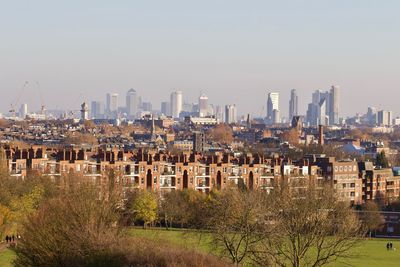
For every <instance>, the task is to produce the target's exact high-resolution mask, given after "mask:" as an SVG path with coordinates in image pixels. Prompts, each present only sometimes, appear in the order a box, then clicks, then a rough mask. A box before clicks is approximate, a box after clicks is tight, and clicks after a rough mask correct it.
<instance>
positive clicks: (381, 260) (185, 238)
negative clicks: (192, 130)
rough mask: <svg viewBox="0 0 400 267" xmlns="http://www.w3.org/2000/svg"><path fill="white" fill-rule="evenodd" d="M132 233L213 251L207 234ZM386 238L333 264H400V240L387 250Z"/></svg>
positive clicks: (362, 246) (380, 266)
mask: <svg viewBox="0 0 400 267" xmlns="http://www.w3.org/2000/svg"><path fill="white" fill-rule="evenodd" d="M130 233H131V234H132V235H134V236H140V237H147V238H150V239H161V240H167V241H169V242H170V243H171V244H173V245H178V246H182V247H185V248H190V249H194V250H200V251H202V252H205V253H212V251H213V248H212V246H211V242H210V241H211V239H210V236H208V235H207V234H204V235H199V234H196V233H192V232H186V231H179V230H170V231H165V230H152V229H148V230H143V229H131V230H130ZM387 241H388V240H386V239H371V240H367V241H364V242H362V243H361V244H360V246H359V247H356V248H354V253H355V254H356V255H357V256H355V257H354V258H351V259H341V260H340V261H338V262H336V263H334V264H332V265H331V266H340V267H342V266H343V267H344V266H360V267H364V266H372V267H373V266H377V267H391V266H396V267H397V266H400V240H393V241H392V243H393V245H394V247H395V248H396V250H393V251H387V250H386V243H387Z"/></svg>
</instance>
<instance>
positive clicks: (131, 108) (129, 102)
mask: <svg viewBox="0 0 400 267" xmlns="http://www.w3.org/2000/svg"><path fill="white" fill-rule="evenodd" d="M138 112H139V99H138V96H137V94H136V91H135V90H134V89H130V90H129V91H128V92H127V94H126V113H127V115H128V118H129V119H135V118H136V115H137V113H138Z"/></svg>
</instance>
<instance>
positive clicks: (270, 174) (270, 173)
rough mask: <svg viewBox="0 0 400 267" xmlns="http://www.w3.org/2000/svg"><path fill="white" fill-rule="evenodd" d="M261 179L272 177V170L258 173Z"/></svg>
mask: <svg viewBox="0 0 400 267" xmlns="http://www.w3.org/2000/svg"><path fill="white" fill-rule="evenodd" d="M260 178H261V179H267V178H274V174H273V173H272V172H263V173H261V174H260Z"/></svg>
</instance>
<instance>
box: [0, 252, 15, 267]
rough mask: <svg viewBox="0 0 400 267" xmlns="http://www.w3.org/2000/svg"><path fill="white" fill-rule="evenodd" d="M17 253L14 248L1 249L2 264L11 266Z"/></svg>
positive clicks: (2, 266) (6, 266) (3, 266)
mask: <svg viewBox="0 0 400 267" xmlns="http://www.w3.org/2000/svg"><path fill="white" fill-rule="evenodd" d="M14 258H15V254H14V252H13V251H12V250H9V249H5V250H2V251H0V266H1V267H11V266H12V264H11V262H12V261H13V260H14Z"/></svg>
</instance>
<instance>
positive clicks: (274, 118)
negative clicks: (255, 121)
mask: <svg viewBox="0 0 400 267" xmlns="http://www.w3.org/2000/svg"><path fill="white" fill-rule="evenodd" d="M280 114H281V113H280V111H279V110H278V109H274V110H273V111H272V123H273V124H277V123H280V122H281V115H280Z"/></svg>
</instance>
